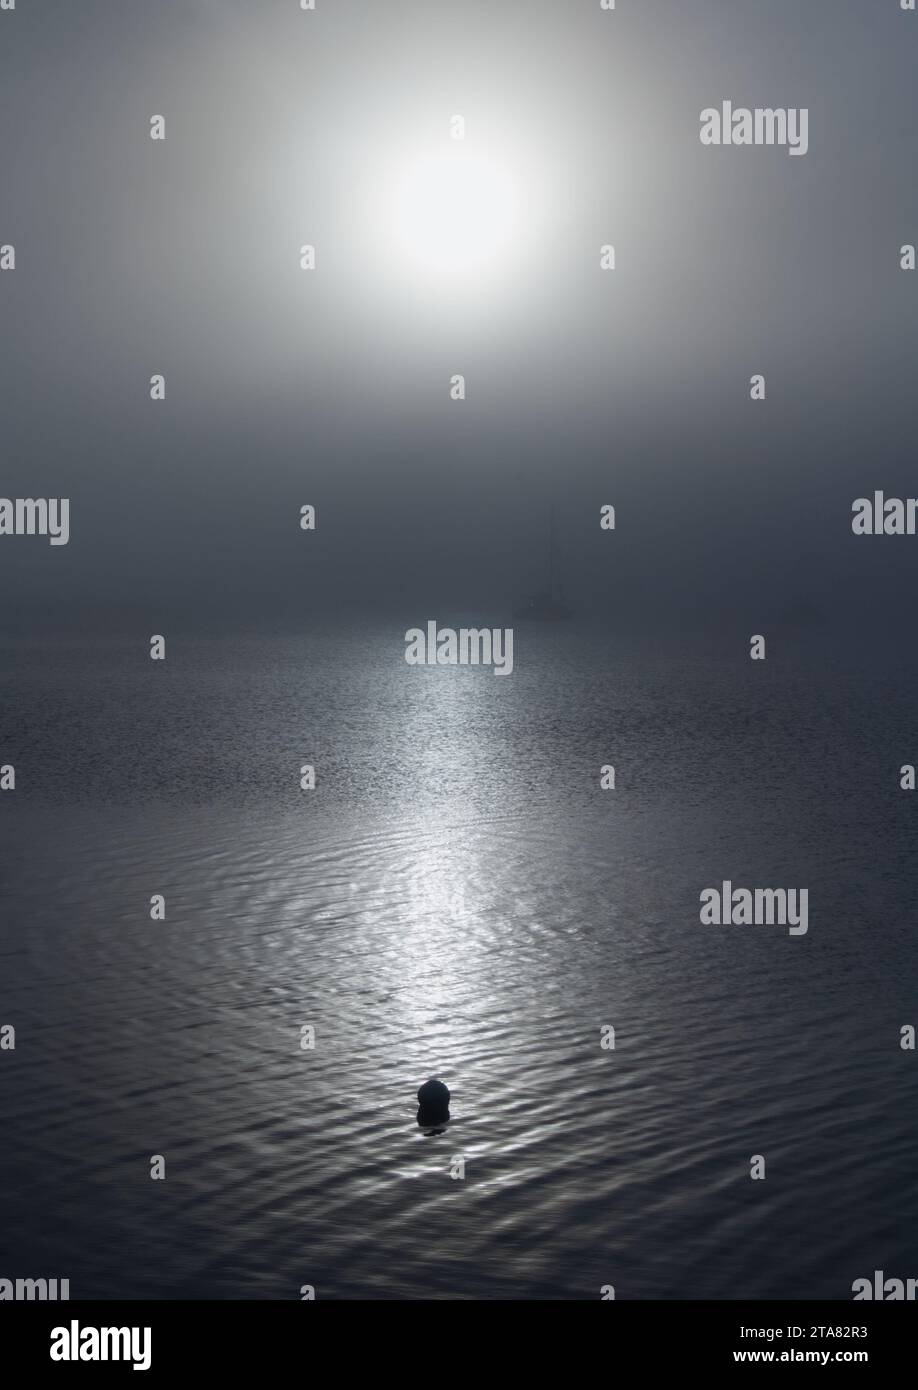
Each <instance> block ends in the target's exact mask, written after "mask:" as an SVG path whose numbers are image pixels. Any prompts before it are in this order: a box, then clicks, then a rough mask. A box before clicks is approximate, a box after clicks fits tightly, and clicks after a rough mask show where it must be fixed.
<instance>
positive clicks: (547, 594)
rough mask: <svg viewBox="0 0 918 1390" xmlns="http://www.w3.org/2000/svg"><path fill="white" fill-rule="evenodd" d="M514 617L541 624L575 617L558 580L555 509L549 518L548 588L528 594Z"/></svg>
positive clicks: (516, 609) (515, 611)
mask: <svg viewBox="0 0 918 1390" xmlns="http://www.w3.org/2000/svg"><path fill="white" fill-rule="evenodd" d="M513 616H514V617H515V618H522V619H531V620H532V621H534V622H540V623H554V622H560V621H561V620H563V619H565V618H572V617H573V616H574V614H573V610H572V609H571V608H569V607H568V605H567V604H566V603H565V601H564V594H563V593H562V591H561V582H560V580H559V578H558V563H557V556H556V546H555V513H554V509H552V511H551V512H550V513H549V517H548V588H547V589H541V590H540V591H539V592H538V593H536V594H528V595H527V596H526V598H524V599H523V600H522V602H521V603H520V604H519V606H518V607H516V608H514V610H513Z"/></svg>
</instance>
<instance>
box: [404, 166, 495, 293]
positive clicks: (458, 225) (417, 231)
mask: <svg viewBox="0 0 918 1390" xmlns="http://www.w3.org/2000/svg"><path fill="white" fill-rule="evenodd" d="M514 211H515V209H514V197H513V187H512V183H511V180H510V179H509V177H508V176H507V175H506V174H505V173H504V171H503V170H501V169H500V168H498V166H497V165H495V164H493V163H491V161H490V160H488V159H486V158H483V157H481V156H479V155H475V154H471V153H469V152H467V150H465V149H463V148H462V147H460V146H458V145H457V146H456V147H454V148H453V149H450V150H448V151H446V152H444V153H442V154H436V155H431V156H427V157H424V158H419V159H417V160H416V161H415V162H414V163H412V164H411V165H410V166H409V167H408V168H407V169H405V170H404V171H403V172H402V174H401V176H400V177H398V178H397V179H396V180H395V181H394V188H393V195H392V203H391V209H390V218H391V231H392V234H393V238H394V240H395V242H396V245H397V246H398V248H399V250H400V252H401V254H402V256H403V257H404V258H405V259H406V260H407V261H408V262H409V264H410V266H411V267H412V268H413V269H414V270H421V271H424V272H427V273H429V274H432V275H436V276H449V277H461V276H480V275H482V274H484V273H486V272H487V271H489V270H492V269H494V268H495V267H496V266H497V265H499V263H500V261H501V258H502V257H503V256H505V255H506V253H507V251H508V249H509V247H510V245H511V243H512V241H513V234H514V220H515V219H514Z"/></svg>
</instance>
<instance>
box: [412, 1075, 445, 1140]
mask: <svg viewBox="0 0 918 1390" xmlns="http://www.w3.org/2000/svg"><path fill="white" fill-rule="evenodd" d="M448 1119H449V1087H448V1086H446V1085H445V1084H444V1083H443V1082H442V1081H438V1080H437V1078H436V1077H435V1076H432V1077H431V1078H430V1080H429V1081H425V1082H424V1085H423V1086H421V1087H420V1088H419V1090H418V1124H419V1125H420V1126H421V1127H422V1128H423V1129H429V1128H430V1127H431V1126H432V1125H445V1124H446V1122H447V1120H448Z"/></svg>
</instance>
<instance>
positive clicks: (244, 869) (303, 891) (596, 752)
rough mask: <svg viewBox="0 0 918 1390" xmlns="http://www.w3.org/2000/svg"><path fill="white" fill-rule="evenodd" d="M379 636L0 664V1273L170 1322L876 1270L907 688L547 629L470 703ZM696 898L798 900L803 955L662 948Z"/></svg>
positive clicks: (822, 1279) (658, 1289)
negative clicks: (445, 1093)
mask: <svg viewBox="0 0 918 1390" xmlns="http://www.w3.org/2000/svg"><path fill="white" fill-rule="evenodd" d="M412 621H414V619H412ZM403 632H404V627H402V628H396V627H391V628H387V627H380V628H376V629H368V630H367V631H361V632H354V633H351V634H349V635H347V636H334V635H328V634H324V635H323V634H316V635H313V636H311V637H302V638H295V639H294V638H280V637H271V638H267V637H266V638H263V639H259V640H249V641H230V640H226V641H210V642H208V641H200V642H192V641H188V642H180V641H172V642H170V646H169V655H168V660H167V662H166V663H165V664H164V665H156V664H154V663H151V662H150V661H149V660H148V658H147V657H146V654H145V648H144V646H143V644H142V643H141V644H139V646H138V645H136V644H129V643H125V642H118V641H113V640H111V641H100V642H98V643H95V644H93V643H87V644H86V645H83V646H79V645H73V646H63V647H60V646H58V647H54V648H53V649H47V648H42V647H39V646H32V645H10V646H7V647H5V648H4V649H3V652H2V673H3V680H2V695H0V752H2V757H0V761H3V762H12V763H15V765H16V775H17V789H16V791H15V792H14V793H5V794H3V795H2V796H0V834H2V846H3V849H2V862H0V1023H5V1022H12V1023H13V1024H15V1027H16V1031H17V1046H16V1050H15V1052H5V1053H0V1115H2V1131H0V1274H2V1275H3V1276H4V1277H14V1276H39V1275H44V1276H46V1277H54V1276H60V1277H65V1276H66V1277H69V1278H70V1280H71V1293H72V1296H74V1297H125V1296H127V1297H182V1298H197V1297H217V1298H224V1297H226V1298H297V1297H298V1296H299V1289H300V1286H301V1285H303V1284H312V1285H314V1286H315V1287H316V1290H317V1296H318V1297H320V1298H322V1297H348V1298H354V1297H370V1298H373V1297H406V1298H417V1297H424V1296H442V1297H472V1298H505V1297H538V1298H597V1297H598V1296H599V1289H600V1285H602V1284H605V1283H611V1284H613V1285H614V1286H615V1289H616V1296H617V1297H618V1298H698V1297H711V1298H747V1297H748V1298H783V1297H786V1298H841V1299H844V1298H850V1293H851V1283H852V1280H854V1279H855V1278H857V1277H860V1276H864V1275H867V1276H869V1275H871V1274H872V1271H873V1270H874V1269H877V1268H880V1269H884V1270H885V1271H886V1272H887V1273H888V1274H893V1275H896V1276H898V1277H909V1276H918V1224H916V1218H918V1141H916V1114H918V1106H916V1101H918V1066H916V1062H915V1055H916V1054H914V1053H909V1052H903V1051H901V1050H900V1048H899V1029H900V1027H901V1026H902V1025H903V1024H905V1023H918V999H916V980H918V972H916V963H918V945H916V941H918V925H916V923H918V919H916V902H918V873H916V870H915V844H916V839H915V821H914V817H915V814H916V812H915V809H914V807H915V802H914V799H913V797H912V796H910V795H909V794H907V793H904V792H902V791H900V790H899V787H898V768H899V766H900V764H901V763H903V762H907V761H913V762H916V761H918V735H916V728H915V719H914V715H915V701H914V695H913V692H914V689H915V675H916V672H915V670H914V669H913V668H912V667H911V666H909V664H908V662H907V661H906V660H905V659H904V658H903V659H901V661H898V660H892V661H890V660H889V659H886V660H884V661H883V662H882V663H879V664H876V663H872V662H871V660H870V659H868V658H867V657H865V658H864V659H863V660H861V661H860V662H857V661H855V662H848V663H847V664H845V663H843V662H842V661H841V659H840V658H839V657H838V656H837V655H836V654H835V653H833V651H832V650H831V644H829V647H828V649H827V650H823V651H820V653H819V654H818V655H817V654H815V653H814V652H810V653H809V654H808V652H807V649H806V648H805V646H804V645H803V644H802V643H800V644H798V648H797V649H796V650H795V651H794V654H793V657H792V659H791V658H790V657H788V658H787V659H782V660H778V659H777V658H776V656H774V655H772V654H771V653H770V659H769V661H768V662H766V663H765V664H764V665H762V664H760V663H752V662H749V661H748V660H746V659H745V658H743V657H738V656H737V650H736V647H734V646H730V644H728V643H724V644H723V645H722V646H720V647H715V646H708V647H705V648H704V649H702V648H701V647H699V646H698V645H697V644H695V645H694V646H693V645H692V644H689V643H685V644H683V645H681V646H678V647H673V648H666V649H661V648H654V647H651V646H639V645H637V644H635V643H627V642H619V641H617V640H615V639H614V638H612V637H611V636H606V635H603V634H601V633H597V632H594V631H590V630H588V629H585V628H583V627H581V626H579V625H577V624H573V625H570V626H565V627H564V628H563V629H557V630H552V629H547V630H534V631H532V632H530V633H524V632H523V631H522V630H518V632H517V650H516V670H515V671H514V674H513V675H512V676H511V677H509V678H504V679H496V678H495V677H494V676H493V675H492V674H491V673H490V672H489V671H487V670H455V669H433V670H426V669H417V670H415V669H409V668H407V667H406V666H405V663H404V661H403V660H402V651H403V641H402V636H403ZM839 647H840V650H844V648H845V644H844V643H843V642H842V643H840V644H839ZM739 650H740V651H741V652H742V651H743V650H744V647H743V642H742V640H741V639H740V640H739ZM306 762H310V763H314V764H315V765H316V768H317V775H318V787H317V789H316V790H315V791H314V792H311V793H304V792H302V791H300V790H299V769H300V766H301V764H302V763H306ZM604 763H612V764H614V766H615V768H616V774H617V790H616V791H614V792H602V791H601V790H600V789H599V785H598V781H599V777H598V774H599V768H600V766H601V765H602V764H604ZM724 878H730V879H732V880H733V882H734V883H735V884H737V885H743V886H750V887H752V886H762V887H766V886H770V887H778V886H786V887H807V888H808V889H809V893H810V929H809V932H808V934H807V935H806V936H805V937H801V938H791V937H789V936H788V935H787V934H786V931H783V930H781V929H780V928H764V927H760V928H754V927H725V928H716V927H702V926H701V925H700V924H699V920H698V911H699V893H700V891H701V890H702V888H705V887H709V886H715V885H719V884H720V882H721V880H722V879H724ZM154 893H162V894H163V895H164V896H165V898H166V920H165V921H164V922H154V921H151V920H150V917H149V910H150V908H149V904H150V897H151V895H152V894H154ZM304 1024H311V1025H313V1026H314V1028H315V1032H316V1045H315V1049H314V1050H313V1051H303V1050H302V1049H301V1048H300V1033H301V1028H302V1026H303V1025H304ZM604 1024H612V1025H613V1026H614V1028H615V1032H616V1047H615V1050H614V1051H609V1052H607V1051H603V1050H602V1049H601V1048H600V1045H599V1044H600V1030H601V1028H602V1026H603V1025H604ZM431 1074H437V1075H440V1076H442V1077H444V1079H446V1081H447V1082H448V1084H449V1085H450V1087H451V1089H452V1092H453V1103H452V1122H451V1124H450V1126H449V1128H448V1130H447V1131H446V1133H445V1134H443V1135H440V1136H437V1137H434V1138H430V1137H425V1136H424V1135H423V1134H422V1133H421V1132H420V1131H419V1130H418V1128H417V1125H416V1123H415V1108H416V1107H415V1101H414V1095H415V1092H416V1089H417V1087H418V1085H419V1083H420V1082H421V1081H423V1080H424V1079H425V1078H426V1077H427V1076H428V1075H431ZM154 1153H158V1154H162V1155H164V1156H165V1158H166V1165H167V1178H166V1181H165V1182H152V1181H151V1180H150V1177H149V1161H150V1157H151V1155H152V1154H154ZM755 1153H759V1154H763V1155H765V1158H766V1165H767V1166H766V1172H767V1177H766V1180H765V1181H764V1182H752V1181H751V1180H750V1178H749V1160H750V1157H751V1155H752V1154H755ZM457 1155H461V1156H462V1157H464V1159H465V1164H466V1176H465V1179H464V1180H460V1181H454V1180H451V1178H450V1176H449V1168H450V1161H451V1159H452V1158H453V1157H454V1156H457Z"/></svg>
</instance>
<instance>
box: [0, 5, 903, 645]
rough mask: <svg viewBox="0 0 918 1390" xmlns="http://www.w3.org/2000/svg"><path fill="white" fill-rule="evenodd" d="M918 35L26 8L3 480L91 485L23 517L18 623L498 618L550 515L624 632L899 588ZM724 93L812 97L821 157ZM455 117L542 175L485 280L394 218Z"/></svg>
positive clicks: (733, 16) (4, 628) (561, 9)
mask: <svg viewBox="0 0 918 1390" xmlns="http://www.w3.org/2000/svg"><path fill="white" fill-rule="evenodd" d="M916 60H918V16H916V15H911V14H904V13H902V12H901V11H900V10H899V9H898V4H897V0H806V3H801V0H770V2H769V3H762V0H678V2H677V0H640V3H639V2H638V0H619V6H618V9H617V10H616V12H615V13H614V14H607V13H604V12H602V11H601V10H600V8H599V4H598V0H596V3H595V4H594V3H591V2H590V0H584V3H582V4H578V3H572V2H571V3H568V2H565V3H560V2H558V3H549V2H548V0H505V2H504V3H500V0H489V2H488V3H466V4H454V3H445V0H444V2H443V3H434V2H433V0H413V2H412V3H407V2H406V0H392V3H379V0H376V2H375V3H372V4H371V3H369V2H368V0H362V2H361V3H357V0H353V3H349V2H348V0H336V3H332V0H319V7H318V9H317V10H316V12H315V13H313V14H303V13H302V12H301V11H300V10H299V8H298V5H297V4H296V0H258V3H255V0H219V3H216V0H117V3H116V0H79V3H75V2H74V0H28V2H27V0H20V3H19V6H18V8H17V10H16V11H15V12H13V13H2V14H0V130H2V141H0V244H2V243H7V242H11V243H14V244H15V246H16V256H17V266H16V270H15V272H13V273H5V274H2V275H0V438H2V467H0V495H3V496H7V497H16V496H68V497H69V498H70V499H71V540H70V544H69V545H68V546H66V547H63V548H52V547H49V546H48V545H47V543H46V542H44V541H41V540H39V539H35V538H32V539H28V538H18V537H16V538H10V537H5V538H0V582H2V593H3V605H2V613H0V636H2V635H3V634H5V633H21V632H41V631H43V630H48V631H51V630H55V631H60V630H66V631H71V632H72V633H73V634H74V635H77V636H78V635H79V634H80V633H83V632H90V631H96V630H99V629H105V628H106V627H107V626H109V625H125V624H126V625H128V626H129V625H130V624H131V623H134V622H136V623H138V624H140V625H142V626H144V627H145V628H146V627H147V626H148V625H151V624H152V625H154V626H153V629H152V630H159V629H161V628H163V627H165V626H166V625H167V624H168V623H173V624H177V625H181V626H185V627H189V628H199V629H201V630H207V629H208V628H209V627H214V628H215V629H216V628H218V627H220V628H225V627H226V626H234V625H237V626H239V627H247V626H254V627H259V626H268V627H270V626H273V625H275V624H277V625H286V626H296V625H297V624H300V623H308V622H311V621H317V620H323V621H324V620H327V619H333V618H334V616H335V615H336V614H342V615H352V614H361V613H364V612H365V613H372V612H374V611H377V610H383V609H384V610H386V611H387V612H395V613H401V612H404V614H405V618H406V622H408V623H412V624H413V623H415V622H419V621H423V620H426V619H427V618H428V617H436V616H438V614H440V613H443V614H445V613H446V612H447V611H450V610H462V611H474V612H480V616H481V619H482V621H492V620H496V619H497V618H498V617H499V616H500V615H501V614H502V613H508V612H509V609H510V608H511V607H512V604H513V603H514V601H515V600H516V599H517V598H518V596H519V594H520V593H521V592H522V591H525V590H527V589H530V588H533V587H535V586H536V585H537V584H538V583H539V582H540V581H541V580H542V578H543V575H544V559H545V517H546V512H547V507H548V505H549V502H553V503H554V504H555V506H556V509H557V513H558V519H559V533H560V546H561V553H562V560H563V578H564V583H565V588H566V590H567V592H568V594H569V595H570V597H571V598H572V599H573V601H574V602H575V604H576V605H577V607H578V610H579V611H581V612H596V613H598V614H605V615H608V617H609V619H610V620H613V621H616V622H619V623H621V624H622V625H623V626H626V627H628V628H631V629H638V630H640V629H641V628H649V629H653V628H656V627H660V628H661V629H662V628H664V627H667V626H676V627H678V626H681V625H691V624H694V623H704V622H706V621H711V620H714V621H716V620H717V619H718V617H719V616H721V615H730V618H731V620H733V619H734V618H735V619H736V620H737V621H738V622H740V623H741V625H742V623H744V622H746V619H747V618H748V623H747V624H746V628H745V630H748V631H756V630H759V626H760V625H761V624H763V623H764V622H767V621H768V620H770V619H772V618H777V617H778V616H779V615H780V614H781V613H782V612H784V611H785V610H786V609H787V608H788V605H790V607H791V608H793V606H794V605H797V604H802V603H807V604H812V605H814V606H815V608H816V609H817V610H818V611H820V612H821V613H823V614H824V615H825V616H826V617H827V619H829V620H831V621H840V622H844V621H845V620H846V618H847V617H848V616H849V615H853V614H859V615H860V617H859V621H860V622H861V623H863V622H865V621H868V622H870V623H873V622H878V623H884V622H894V621H896V620H897V618H902V619H904V618H907V616H908V614H909V613H910V610H911V607H912V604H913V583H914V578H915V574H916V559H915V556H916V553H918V551H916V547H918V537H912V538H908V537H899V538H883V539H879V540H872V539H855V538H854V537H853V536H852V534H851V525H850V521H851V516H850V508H851V503H852V501H853V499H854V498H855V497H857V496H862V495H868V494H870V493H872V491H873V490H874V488H883V489H885V491H886V492H887V493H889V494H896V495H900V496H908V495H916V493H918V488H916V481H918V480H916V470H915V444H916V428H918V415H916V407H915V399H916V397H915V385H914V376H915V366H916V362H918V313H916V302H918V273H915V274H906V273H903V272H902V271H901V270H900V269H899V255H898V248H899V247H900V245H902V244H903V243H906V242H912V243H915V242H918V183H916V180H915V177H914V171H915V168H916V153H918V83H916V81H915V73H916ZM724 99H730V100H732V101H733V102H734V103H736V104H737V105H746V106H750V107H754V106H769V107H780V106H793V107H801V106H805V107H807V108H808V109H809V113H810V116H809V138H810V143H809V151H808V153H807V154H806V156H805V157H803V158H789V157H788V155H787V153H786V151H784V150H781V149H759V148H752V149H707V148H704V147H703V146H702V145H701V144H700V142H699V139H698V131H699V113H700V112H701V110H702V109H703V108H705V107H708V106H711V105H715V106H716V105H719V104H720V102H721V101H722V100H724ZM456 112H458V113H462V114H463V115H464V116H465V117H466V119H467V121H468V123H469V137H468V138H469V140H470V141H472V140H474V141H475V142H477V146H478V147H479V148H485V149H489V150H491V151H494V152H497V154H498V155H499V156H500V158H501V159H502V160H503V161H504V163H505V164H509V166H510V167H517V166H519V168H520V170H521V171H522V175H523V177H522V185H523V186H524V187H525V188H526V189H527V190H528V197H529V202H528V203H527V209H526V215H525V217H524V220H523V224H522V226H521V227H520V229H519V243H518V245H517V246H516V247H515V249H514V255H513V257H512V260H511V261H510V262H509V263H508V264H507V265H506V267H505V268H504V271H503V273H501V274H500V275H499V276H497V277H496V278H494V279H489V280H488V281H487V282H486V283H483V284H482V286H481V288H480V290H479V291H478V292H477V293H472V294H465V295H461V296H457V295H456V294H454V293H452V292H450V291H449V289H448V288H446V289H444V290H442V291H440V290H438V288H437V287H436V286H431V284H430V283H429V282H425V281H423V280H422V279H421V278H420V277H414V278H413V277H412V275H411V273H410V268H409V269H406V267H405V266H403V265H396V264H394V262H393V259H392V257H391V255H390V249H389V247H388V245H387V244H386V243H385V238H384V236H383V233H382V230H381V225H380V220H381V217H382V211H381V205H382V201H383V199H384V194H385V186H386V182H387V180H388V179H389V176H390V175H389V171H390V169H391V168H392V166H393V161H397V159H398V157H399V151H400V150H402V149H404V148H407V147H409V146H410V145H411V143H412V141H413V140H415V139H424V140H426V139H431V138H438V136H439V134H440V133H441V132H442V131H445V128H446V123H447V122H448V120H449V117H450V116H451V115H452V114H453V113H456ZM153 114H163V115H164V116H165V118H166V123H167V138H166V140H165V142H163V143H153V142H151V141H150V139H149V119H150V117H151V116H152V115H153ZM304 242H311V243H314V244H315V245H316V246H317V255H318V267H317V270H316V271H315V272H313V273H304V272H303V271H301V270H300V268H299V263H298V252H299V247H300V245H301V244H302V243H304ZM605 242H610V243H613V244H614V245H615V248H616V258H617V268H616V270H615V271H614V272H613V273H608V274H603V273H602V272H601V271H600V270H599V268H598V259H599V247H600V246H601V245H602V244H603V243H605ZM155 372H162V373H163V374H164V375H165V377H166V382H167V395H166V400H165V401H164V402H163V403H161V404H154V403H152V402H151V401H150V399H149V380H150V377H151V375H152V374H153V373H155ZM454 372H461V373H463V374H464V375H465V377H466V380H467V383H468V399H467V400H466V401H465V402H464V403H462V404H456V403H453V402H451V401H450V400H449V396H448V383H449V378H450V376H451V375H452V374H453V373H454ZM755 372H761V373H763V374H764V375H765V377H766V381H767V393H768V394H767V400H766V401H765V402H764V403H761V404H753V403H752V402H750V400H749V378H750V376H751V375H752V374H753V373H755ZM306 502H311V503H313V504H315V505H316V507H317V509H318V520H319V527H318V530H317V532H316V533H315V534H314V535H308V534H304V533H303V532H301V531H300V530H299V527H298V516H299V508H300V506H301V504H303V503H306ZM606 502H611V503H613V504H614V505H615V507H616V513H617V530H616V532H615V533H614V535H612V536H610V535H608V534H606V533H604V532H602V531H601V530H600V528H599V508H600V506H601V504H603V503H606ZM757 625H758V626H757Z"/></svg>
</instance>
